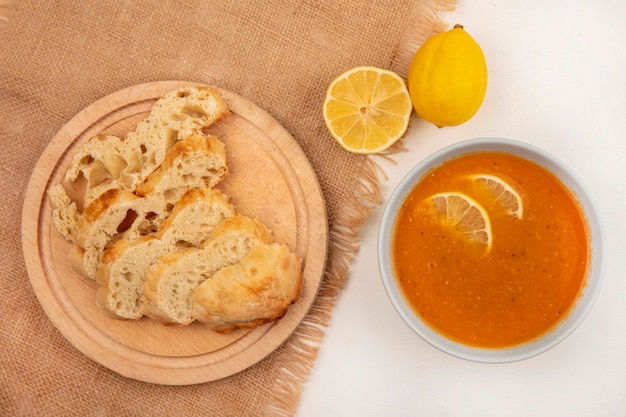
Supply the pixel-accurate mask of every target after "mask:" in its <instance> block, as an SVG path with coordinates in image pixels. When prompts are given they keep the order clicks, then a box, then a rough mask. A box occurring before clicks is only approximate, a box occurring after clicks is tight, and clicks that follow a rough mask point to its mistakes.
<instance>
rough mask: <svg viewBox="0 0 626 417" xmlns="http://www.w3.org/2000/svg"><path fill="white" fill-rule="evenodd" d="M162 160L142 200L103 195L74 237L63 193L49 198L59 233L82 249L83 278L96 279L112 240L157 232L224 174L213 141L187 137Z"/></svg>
mask: <svg viewBox="0 0 626 417" xmlns="http://www.w3.org/2000/svg"><path fill="white" fill-rule="evenodd" d="M201 155H205V156H201ZM165 161H166V162H164V163H165V165H161V166H160V167H159V168H158V169H157V171H155V174H157V175H155V177H152V176H151V177H149V178H157V177H158V178H161V179H160V180H154V181H153V182H149V184H151V185H152V187H151V191H152V192H151V193H150V194H149V195H148V196H147V197H145V198H141V197H140V196H138V195H137V194H136V193H133V192H131V191H127V190H123V189H120V188H112V189H109V190H106V191H105V192H104V193H102V194H101V195H100V196H98V197H97V198H96V199H94V200H93V201H91V202H90V203H89V205H88V206H87V207H86V208H85V210H84V211H83V213H82V215H81V216H80V218H79V219H78V220H77V221H76V225H75V226H74V233H71V232H70V228H71V224H72V222H73V220H74V219H72V218H69V219H67V220H66V219H65V217H69V216H71V215H72V214H73V212H72V210H71V209H72V206H71V205H68V204H67V199H68V198H67V194H65V197H64V195H63V193H62V190H59V189H55V193H54V194H52V196H54V197H55V199H56V201H57V202H58V204H59V205H63V204H65V207H66V209H65V210H56V211H55V212H53V219H55V218H56V219H58V220H57V223H58V224H59V227H58V229H59V228H60V231H62V233H64V234H65V235H67V236H68V237H71V238H72V240H73V241H74V242H75V243H76V244H77V245H78V246H80V247H81V248H83V249H85V258H84V261H83V263H84V266H83V268H82V269H84V270H85V271H86V272H87V274H88V277H90V278H93V279H95V276H96V273H97V268H98V265H99V262H100V258H101V255H102V252H103V251H104V250H105V249H106V248H107V247H109V246H111V244H112V243H113V242H114V241H116V240H118V239H120V238H125V239H136V238H138V237H140V236H145V235H147V234H150V233H153V232H155V231H157V230H158V229H159V228H160V226H161V223H162V222H163V221H165V219H167V218H168V217H169V216H170V213H171V210H172V207H174V206H175V203H176V202H177V201H178V198H179V197H181V195H182V194H183V193H184V192H186V191H188V190H189V189H198V188H200V187H206V186H207V184H209V185H210V186H211V187H212V186H214V185H216V184H217V183H218V182H219V181H221V179H223V178H224V177H225V176H226V175H227V173H228V168H227V165H226V151H225V148H224V144H223V143H222V142H221V141H220V140H219V139H217V138H216V137H214V136H209V137H207V136H203V135H200V134H192V135H190V136H189V137H187V138H185V139H184V140H181V141H179V142H177V144H176V145H175V146H174V147H173V148H172V149H171V150H170V151H169V152H168V154H167V156H166V158H165ZM168 174H169V175H168ZM209 178H210V179H209ZM155 187H156V188H155ZM216 192H217V191H216ZM183 207H186V206H185V205H184V204H182V205H181V207H180V208H181V209H182V208H183ZM231 211H232V212H234V208H233V209H232V210H231ZM63 216H64V217H63ZM172 221H173V220H172ZM169 230H173V229H172V228H169ZM205 238H206V237H205Z"/></svg>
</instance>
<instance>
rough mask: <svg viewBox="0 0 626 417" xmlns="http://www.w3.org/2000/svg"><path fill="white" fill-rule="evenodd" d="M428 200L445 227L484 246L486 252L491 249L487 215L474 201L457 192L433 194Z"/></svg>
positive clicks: (491, 240)
mask: <svg viewBox="0 0 626 417" xmlns="http://www.w3.org/2000/svg"><path fill="white" fill-rule="evenodd" d="M428 200H429V202H430V203H431V205H432V207H434V208H435V210H436V212H437V214H438V216H439V219H440V220H441V222H442V223H443V224H444V225H445V226H447V227H451V228H453V229H454V230H455V231H456V232H457V233H460V234H461V235H463V236H464V237H465V238H467V239H469V240H471V241H473V242H478V243H481V244H484V245H485V250H486V251H489V250H490V249H491V245H492V242H493V238H492V233H491V222H490V221H489V215H488V214H487V212H486V211H485V209H484V208H483V207H482V206H481V205H480V204H479V203H478V202H476V200H474V199H473V198H471V197H470V196H468V195H466V194H463V193H458V192H449V193H438V194H433V195H432V196H430V197H428Z"/></svg>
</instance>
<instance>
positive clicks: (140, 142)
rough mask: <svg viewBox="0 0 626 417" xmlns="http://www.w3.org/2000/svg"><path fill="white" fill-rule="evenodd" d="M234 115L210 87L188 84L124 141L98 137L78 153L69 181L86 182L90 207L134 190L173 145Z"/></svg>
mask: <svg viewBox="0 0 626 417" xmlns="http://www.w3.org/2000/svg"><path fill="white" fill-rule="evenodd" d="M229 114H230V110H229V109H228V106H227V105H226V103H225V102H224V100H223V99H222V97H221V95H220V94H219V92H218V91H217V90H215V89H213V88H210V87H183V88H179V89H177V90H174V91H172V92H170V93H168V94H166V95H165V96H163V97H162V98H160V99H159V100H157V102H156V103H155V105H154V106H153V108H152V110H151V111H150V114H149V115H148V117H147V118H145V119H143V120H141V121H140V122H139V123H138V124H137V126H136V127H135V128H134V129H133V130H131V131H130V132H128V134H127V135H126V137H125V138H124V139H121V138H119V137H116V136H113V135H97V136H94V137H92V138H90V139H89V140H88V141H87V142H85V143H84V144H83V145H82V146H80V147H79V148H78V149H77V151H76V153H75V154H74V156H73V158H72V160H71V162H70V166H69V168H68V170H67V172H66V175H65V179H64V181H65V182H66V183H73V182H75V181H79V180H81V179H82V180H83V181H85V189H84V201H82V202H80V206H81V207H85V206H87V205H88V204H89V203H90V202H91V201H93V200H94V199H96V198H97V197H98V196H99V195H100V194H102V193H103V192H105V191H107V190H109V189H112V188H119V189H122V190H128V191H133V190H134V189H135V188H136V187H137V186H138V185H139V184H141V183H142V182H143V181H144V180H145V179H146V177H147V176H148V175H149V174H150V173H151V172H152V171H154V170H155V169H156V168H157V167H158V166H159V165H160V164H161V162H162V161H163V159H164V158H165V155H166V153H167V151H168V150H169V148H170V147H171V146H173V145H174V144H175V143H176V142H177V141H179V140H182V139H184V138H186V137H188V136H190V135H192V134H193V133H196V132H199V131H200V130H201V129H202V128H204V127H207V126H210V125H211V124H213V123H215V122H217V121H219V120H220V119H222V118H224V117H225V116H227V115H229Z"/></svg>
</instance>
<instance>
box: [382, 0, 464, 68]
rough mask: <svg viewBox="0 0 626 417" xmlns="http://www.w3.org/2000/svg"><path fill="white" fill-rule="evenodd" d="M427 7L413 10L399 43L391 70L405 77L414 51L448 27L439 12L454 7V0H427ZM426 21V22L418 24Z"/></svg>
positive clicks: (447, 10)
mask: <svg viewBox="0 0 626 417" xmlns="http://www.w3.org/2000/svg"><path fill="white" fill-rule="evenodd" d="M427 3H428V7H424V8H421V9H418V10H415V11H414V13H413V16H412V17H411V19H410V20H409V25H408V26H409V28H408V29H407V31H406V32H405V36H404V39H402V41H401V42H400V44H399V47H398V51H397V54H396V57H395V60H394V62H393V63H391V66H392V68H391V69H392V70H394V71H395V72H397V73H398V74H399V75H400V76H401V77H403V78H405V79H406V77H407V75H408V72H409V66H410V65H411V60H412V59H413V56H414V55H415V52H416V51H417V50H418V48H419V47H420V46H421V44H422V43H423V42H424V41H426V39H428V38H429V37H431V36H432V35H434V34H436V33H439V32H443V31H444V30H446V29H448V26H449V24H447V23H445V22H443V21H442V20H441V16H440V13H441V12H449V11H452V10H454V9H455V8H456V0H429V1H427ZM420 22H422V23H423V22H426V23H428V24H419V23H420Z"/></svg>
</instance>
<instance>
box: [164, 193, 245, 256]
mask: <svg viewBox="0 0 626 417" xmlns="http://www.w3.org/2000/svg"><path fill="white" fill-rule="evenodd" d="M235 214H236V213H235V206H233V205H232V203H231V202H230V198H229V197H228V196H227V195H225V194H223V193H222V192H221V191H219V190H217V189H213V188H197V189H191V190H188V191H187V192H186V193H185V194H183V195H182V197H180V199H179V200H178V201H177V202H176V204H175V205H174V209H173V210H172V214H170V216H169V217H168V218H167V219H165V221H164V222H163V224H162V225H161V228H160V229H159V230H158V232H157V233H156V237H157V238H158V239H160V240H161V241H163V243H164V244H165V245H166V246H167V247H168V249H169V250H170V251H172V250H175V249H182V248H185V247H193V246H195V247H197V246H200V245H201V244H202V243H203V242H204V241H206V240H207V239H209V237H210V236H211V233H212V232H213V230H214V229H215V227H216V226H218V225H219V224H220V223H222V222H223V221H224V220H226V219H228V218H231V217H233V216H234V215H235Z"/></svg>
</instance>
